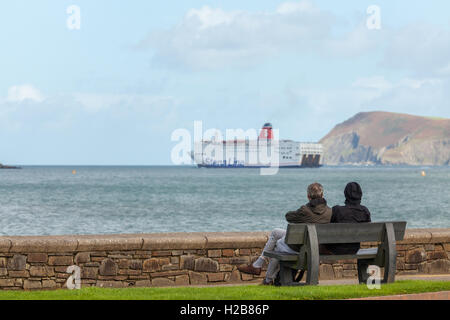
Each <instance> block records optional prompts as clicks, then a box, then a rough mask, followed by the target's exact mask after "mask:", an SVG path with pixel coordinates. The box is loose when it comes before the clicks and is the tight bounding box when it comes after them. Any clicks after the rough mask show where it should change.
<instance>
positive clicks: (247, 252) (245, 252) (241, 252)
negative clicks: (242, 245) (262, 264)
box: [239, 249, 252, 256]
mask: <svg viewBox="0 0 450 320" xmlns="http://www.w3.org/2000/svg"><path fill="white" fill-rule="evenodd" d="M251 254H252V250H250V249H239V255H240V256H249V255H251Z"/></svg>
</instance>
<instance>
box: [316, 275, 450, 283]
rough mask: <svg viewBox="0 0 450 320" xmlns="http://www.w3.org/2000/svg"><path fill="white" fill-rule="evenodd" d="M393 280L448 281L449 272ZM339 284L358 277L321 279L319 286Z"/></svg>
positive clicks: (353, 281)
mask: <svg viewBox="0 0 450 320" xmlns="http://www.w3.org/2000/svg"><path fill="white" fill-rule="evenodd" d="M395 280H396V281H397V280H429V281H450V274H422V275H411V276H395ZM339 284H358V279H356V278H354V279H353V278H352V279H338V280H322V281H319V286H320V285H322V286H327V285H328V286H333V285H339Z"/></svg>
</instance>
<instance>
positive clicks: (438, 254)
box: [427, 251, 447, 260]
mask: <svg viewBox="0 0 450 320" xmlns="http://www.w3.org/2000/svg"><path fill="white" fill-rule="evenodd" d="M427 259H428V260H439V259H447V252H445V251H429V252H427Z"/></svg>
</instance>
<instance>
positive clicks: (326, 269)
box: [319, 264, 334, 280]
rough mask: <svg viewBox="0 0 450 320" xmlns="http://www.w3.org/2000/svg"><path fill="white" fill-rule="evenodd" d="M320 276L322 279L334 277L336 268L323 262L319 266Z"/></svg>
mask: <svg viewBox="0 0 450 320" xmlns="http://www.w3.org/2000/svg"><path fill="white" fill-rule="evenodd" d="M319 278H320V279H322V280H331V279H334V270H333V266H332V265H331V264H321V265H320V266H319Z"/></svg>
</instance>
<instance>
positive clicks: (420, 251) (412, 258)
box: [405, 247, 427, 263]
mask: <svg viewBox="0 0 450 320" xmlns="http://www.w3.org/2000/svg"><path fill="white" fill-rule="evenodd" d="M426 259H427V254H426V252H425V249H424V248H422V247H420V248H416V249H412V250H409V251H408V252H407V253H406V255H405V262H406V263H420V262H422V261H425V260H426Z"/></svg>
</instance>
